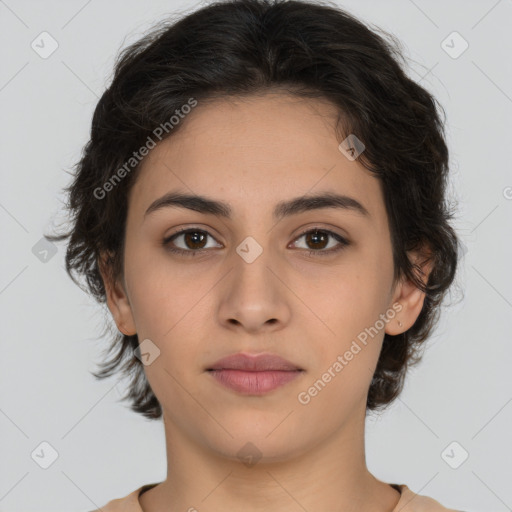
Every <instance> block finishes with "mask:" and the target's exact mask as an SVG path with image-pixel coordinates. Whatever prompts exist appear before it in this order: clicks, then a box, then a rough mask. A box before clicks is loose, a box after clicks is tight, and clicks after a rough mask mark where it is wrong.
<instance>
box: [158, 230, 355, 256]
mask: <svg viewBox="0 0 512 512" xmlns="http://www.w3.org/2000/svg"><path fill="white" fill-rule="evenodd" d="M196 232H198V233H204V234H206V235H207V236H211V235H210V233H208V231H205V230H203V229H198V228H183V229H180V230H179V231H177V232H176V233H174V234H172V235H171V236H168V237H167V238H164V240H163V241H162V245H163V246H164V247H165V250H166V251H169V252H171V253H173V254H178V255H180V256H195V255H196V254H197V253H201V252H202V251H207V250H208V249H189V250H185V249H176V248H175V247H172V246H171V245H170V242H172V241H173V240H174V239H175V238H177V237H178V236H180V235H183V234H186V233H196ZM316 232H319V233H325V234H327V235H328V236H330V237H332V238H334V239H335V240H337V241H338V242H339V243H340V245H339V246H338V247H336V248H334V249H333V248H331V249H327V250H325V249H317V250H309V256H312V257H316V256H329V255H331V254H334V253H337V252H339V251H341V250H343V249H344V248H345V247H347V246H348V245H350V242H348V240H346V239H345V238H343V237H342V236H341V235H338V233H334V232H333V231H329V230H327V229H323V228H320V227H314V228H310V229H307V230H306V231H303V232H302V233H300V235H299V236H298V237H297V238H295V240H298V239H299V238H301V237H303V236H304V235H307V234H309V233H316ZM212 238H213V237H212ZM303 250H307V249H303Z"/></svg>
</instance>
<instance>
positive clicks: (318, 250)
mask: <svg viewBox="0 0 512 512" xmlns="http://www.w3.org/2000/svg"><path fill="white" fill-rule="evenodd" d="M301 238H304V240H305V243H306V247H305V249H306V250H308V249H309V255H310V256H325V255H329V254H333V253H335V252H338V251H340V250H342V249H343V248H344V247H345V246H347V245H349V242H348V241H347V240H345V238H343V237H342V236H340V235H338V234H337V233H333V232H332V231H329V230H326V229H319V228H313V229H310V230H308V231H305V232H304V233H302V234H301V235H300V236H299V237H298V238H296V240H299V239H301ZM329 239H331V240H332V239H334V241H336V242H338V244H336V243H334V244H333V245H331V247H330V248H328V249H326V247H328V246H329Z"/></svg>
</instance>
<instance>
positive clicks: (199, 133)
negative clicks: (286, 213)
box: [129, 93, 385, 219]
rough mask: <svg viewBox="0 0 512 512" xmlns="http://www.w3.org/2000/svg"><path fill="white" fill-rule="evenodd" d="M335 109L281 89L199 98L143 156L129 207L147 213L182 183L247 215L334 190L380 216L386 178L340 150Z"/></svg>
mask: <svg viewBox="0 0 512 512" xmlns="http://www.w3.org/2000/svg"><path fill="white" fill-rule="evenodd" d="M336 117H337V111H336V109H335V108H334V107H333V106H332V105H331V104H330V103H328V102H327V101H323V100H316V99H315V100H313V99H303V98H298V97H296V96H291V95H287V94H282V93H279V94H267V95H263V96H252V97H246V98H243V99H239V98H236V99H233V98H229V99H220V100H216V101H213V102H205V103H203V104H202V103H201V102H199V103H198V105H197V106H196V107H195V109H194V110H193V111H192V112H191V113H190V114H188V115H187V116H186V118H185V119H183V120H181V121H180V122H181V123H183V124H182V126H180V130H179V131H177V132H176V134H174V135H171V136H169V137H168V138H167V139H165V140H163V141H162V142H160V143H159V144H157V146H156V147H155V148H154V149H152V150H151V151H150V152H149V154H148V156H146V157H145V159H144V161H143V162H142V166H141V168H140V169H139V174H138V176H137V180H136V183H135V184H134V186H133V187H132V190H131V193H130V198H129V204H130V212H131V213H132V214H133V215H136V216H137V217H139V218H141V217H143V216H144V213H145V211H146V209H147V208H148V207H149V205H150V204H151V203H152V202H153V201H154V200H155V199H157V198H159V197H161V196H162V195H163V194H165V193H167V192H169V191H172V190H178V189H179V190H180V191H182V192H186V193H189V194H198V195H206V196H208V197H212V198H215V199H220V200H224V201H226V202H229V204H230V205H231V209H232V210H233V212H234V213H235V214H236V215H238V216H242V217H243V216H245V215H250V214H251V211H254V208H258V209H259V210H260V211H261V208H262V207H264V205H268V209H269V214H270V210H271V209H273V206H274V205H275V204H277V203H279V202H282V201H283V199H288V198H295V197H298V196H303V195H306V194H315V193H317V192H319V191H320V190H321V191H326V190H329V191H332V192H334V193H338V194H344V195H348V196H351V197H354V198H355V199H357V200H358V201H359V202H361V203H362V204H364V206H365V207H366V209H367V210H368V211H369V212H370V214H371V216H372V217H373V218H375V219H379V218H382V216H383V215H385V211H384V202H383V197H382V191H381V186H380V183H379V181H378V180H377V179H376V178H375V177H374V176H373V175H371V174H370V173H369V172H368V171H367V170H366V169H365V168H364V167H363V166H362V165H361V164H360V163H359V162H357V160H354V161H350V160H349V159H347V158H346V157H345V156H344V154H343V153H341V152H340V150H339V149H338V144H339V140H338V139H337V136H336V133H335V120H336Z"/></svg>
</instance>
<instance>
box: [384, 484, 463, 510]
mask: <svg viewBox="0 0 512 512" xmlns="http://www.w3.org/2000/svg"><path fill="white" fill-rule="evenodd" d="M398 487H399V488H400V492H401V493H402V495H401V497H400V501H399V502H398V503H397V505H396V507H395V508H394V509H393V512H459V511H457V510H454V509H451V508H446V507H443V505H441V504H440V503H439V502H438V501H436V500H434V499H433V498H429V497H428V496H422V495H420V494H416V493H415V492H412V491H411V490H410V489H409V487H407V485H398Z"/></svg>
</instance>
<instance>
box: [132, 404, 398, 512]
mask: <svg viewBox="0 0 512 512" xmlns="http://www.w3.org/2000/svg"><path fill="white" fill-rule="evenodd" d="M359 416H360V417H359V418H358V419H357V420H356V421H352V423H351V424H347V425H346V428H344V429H343V430H342V431H338V432H334V433H333V434H332V435H331V436H330V437H329V438H326V439H324V440H323V442H322V443H320V444H316V445H315V446H312V447H309V449H305V450H304V451H302V452H300V453H293V454H291V453H287V454H285V455H281V456H274V457H270V456H265V455H266V453H271V452H272V450H271V449H270V448H269V446H270V445H269V444H268V443H267V444H265V448H264V449H263V451H264V452H265V453H261V452H259V450H258V452H256V449H254V448H250V447H249V445H247V446H246V448H245V452H244V454H247V455H251V454H252V455H253V456H254V457H253V459H252V461H251V459H250V457H249V458H246V459H244V460H242V459H241V458H240V456H239V455H237V452H238V451H239V450H240V447H242V446H243V445H244V444H245V443H240V442H235V441H234V440H231V442H232V444H233V445H236V448H233V453H232V455H229V454H228V455H226V454H225V453H219V452H215V451H214V450H213V449H212V448H211V447H208V446H204V444H200V443H199V442H197V440H194V439H193V437H191V435H190V432H185V431H182V430H180V429H179V428H178V427H176V425H174V424H173V423H172V422H171V421H170V420H169V419H168V418H167V419H165V417H164V425H165V435H166V447H167V459H168V466H167V478H166V480H165V481H164V482H162V483H160V484H159V485H158V486H156V487H154V488H153V489H150V490H149V491H147V492H145V493H144V494H143V495H142V496H140V498H139V502H140V504H141V507H142V509H143V511H144V512H156V511H157V510H187V511H188V510H190V511H194V510H204V511H208V512H221V511H225V510H244V512H269V511H274V510H275V511H279V512H297V511H299V510H308V511H310V512H313V511H317V510H332V511H344V512H355V511H356V510H365V511H367V512H391V511H392V510H393V509H394V508H395V506H396V504H397V503H398V500H399V499H400V494H399V492H398V491H396V490H395V489H393V488H392V487H391V486H390V485H388V484H386V483H384V482H381V481H379V480H377V479H376V478H375V477H374V476H373V475H371V473H370V472H369V471H368V469H367V467H366V462H365V451H364V419H365V418H364V411H363V414H362V416H361V415H359ZM361 421H362V422H363V425H361V423H360V422H361ZM254 444H257V443H254ZM258 446H263V442H262V443H260V444H259V445H258ZM274 453H276V452H274ZM259 456H261V458H259V459H258V457H259ZM244 462H246V463H245V464H244Z"/></svg>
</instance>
